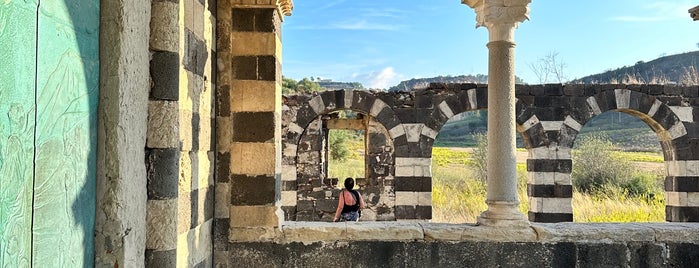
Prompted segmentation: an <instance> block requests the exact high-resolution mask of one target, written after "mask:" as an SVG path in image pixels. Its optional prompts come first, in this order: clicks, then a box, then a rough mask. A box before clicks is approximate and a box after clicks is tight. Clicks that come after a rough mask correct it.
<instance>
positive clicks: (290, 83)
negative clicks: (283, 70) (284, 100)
mask: <svg viewBox="0 0 699 268" xmlns="http://www.w3.org/2000/svg"><path fill="white" fill-rule="evenodd" d="M297 83H298V82H296V80H294V79H291V78H287V77H284V76H282V94H291V93H295V92H296V84H297Z"/></svg>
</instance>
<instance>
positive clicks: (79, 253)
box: [32, 0, 100, 267]
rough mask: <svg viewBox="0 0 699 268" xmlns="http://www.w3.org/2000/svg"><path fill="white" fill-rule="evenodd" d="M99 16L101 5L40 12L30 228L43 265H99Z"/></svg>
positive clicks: (91, 1) (69, 1) (76, 0)
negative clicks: (96, 233) (96, 230)
mask: <svg viewBox="0 0 699 268" xmlns="http://www.w3.org/2000/svg"><path fill="white" fill-rule="evenodd" d="M99 14H100V13H99V1H98V0H88V1H85V0H64V1H42V2H41V5H40V6H39V12H38V28H39V29H38V31H37V36H38V38H37V39H38V41H37V46H38V48H37V88H36V90H37V91H36V96H37V97H36V104H37V108H36V113H37V114H36V137H35V149H34V150H35V159H36V160H35V186H34V204H33V206H34V211H33V213H34V225H33V226H32V229H33V241H32V243H33V248H34V252H33V264H34V265H35V266H38V267H39V266H46V267H50V266H53V267H57V266H60V267H80V266H82V267H93V266H94V252H95V250H94V222H95V181H96V176H97V170H96V169H97V149H96V148H97V107H98V95H99ZM68 206H70V210H69V209H68Z"/></svg>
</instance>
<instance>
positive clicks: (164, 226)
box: [146, 199, 177, 251]
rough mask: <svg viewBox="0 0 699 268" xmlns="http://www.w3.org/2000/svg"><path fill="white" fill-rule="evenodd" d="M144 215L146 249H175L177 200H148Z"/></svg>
mask: <svg viewBox="0 0 699 268" xmlns="http://www.w3.org/2000/svg"><path fill="white" fill-rule="evenodd" d="M147 208H148V212H147V213H146V224H147V225H146V226H147V228H146V248H147V249H155V250H159V251H163V250H175V249H176V248H177V200H176V199H167V200H149V201H148V207H147Z"/></svg>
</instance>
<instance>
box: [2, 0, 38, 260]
mask: <svg viewBox="0 0 699 268" xmlns="http://www.w3.org/2000/svg"><path fill="white" fill-rule="evenodd" d="M36 9H37V7H36V2H35V1H20V0H10V1H7V0H6V1H0V267H29V264H30V260H31V215H32V174H33V166H32V163H33V157H34V149H33V143H34V97H35V82H34V81H35V80H34V76H35V69H36V68H35V66H36V57H35V47H34V44H35V43H36V38H35V37H36V31H35V29H36Z"/></svg>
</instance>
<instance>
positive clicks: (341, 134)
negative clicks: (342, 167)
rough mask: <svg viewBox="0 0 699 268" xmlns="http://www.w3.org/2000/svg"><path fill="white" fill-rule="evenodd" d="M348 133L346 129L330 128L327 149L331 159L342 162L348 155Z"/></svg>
mask: <svg viewBox="0 0 699 268" xmlns="http://www.w3.org/2000/svg"><path fill="white" fill-rule="evenodd" d="M348 136H349V134H348V133H347V131H343V130H331V131H330V133H328V142H329V146H330V148H329V151H330V157H331V158H332V159H333V160H337V161H340V162H343V161H345V160H346V159H347V157H348V156H349V155H350V151H349V150H348V149H347V145H346V143H347V140H348V139H349V137H348Z"/></svg>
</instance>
